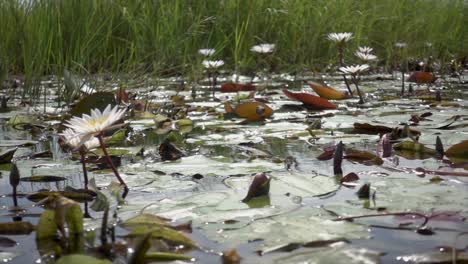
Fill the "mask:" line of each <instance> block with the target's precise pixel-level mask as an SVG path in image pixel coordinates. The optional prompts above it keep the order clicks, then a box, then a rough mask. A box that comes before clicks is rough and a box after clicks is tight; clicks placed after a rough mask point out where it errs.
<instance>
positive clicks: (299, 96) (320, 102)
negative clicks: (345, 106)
mask: <svg viewBox="0 0 468 264" xmlns="http://www.w3.org/2000/svg"><path fill="white" fill-rule="evenodd" d="M283 93H284V94H285V95H286V96H287V97H289V98H291V99H293V100H296V101H299V102H302V103H303V104H304V105H306V106H307V107H308V108H310V109H314V110H325V109H336V105H334V104H332V103H330V102H329V101H327V100H326V99H323V98H320V97H318V96H315V95H312V94H308V93H292V92H290V91H288V90H287V89H283Z"/></svg>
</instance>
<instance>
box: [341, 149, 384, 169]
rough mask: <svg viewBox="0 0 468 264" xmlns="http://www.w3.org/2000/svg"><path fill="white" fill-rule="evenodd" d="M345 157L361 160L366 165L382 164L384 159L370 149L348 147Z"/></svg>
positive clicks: (351, 159)
mask: <svg viewBox="0 0 468 264" xmlns="http://www.w3.org/2000/svg"><path fill="white" fill-rule="evenodd" d="M344 158H345V159H347V160H350V161H355V162H359V163H361V164H364V165H382V164H383V160H382V159H381V158H380V157H379V156H377V155H375V154H374V153H371V152H369V151H363V150H354V149H346V156H344Z"/></svg>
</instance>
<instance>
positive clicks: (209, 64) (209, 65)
mask: <svg viewBox="0 0 468 264" xmlns="http://www.w3.org/2000/svg"><path fill="white" fill-rule="evenodd" d="M202 64H203V67H205V68H206V69H216V68H219V67H221V66H223V65H224V61H223V60H204V61H203V62H202Z"/></svg>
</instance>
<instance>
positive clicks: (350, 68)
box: [340, 64, 369, 75]
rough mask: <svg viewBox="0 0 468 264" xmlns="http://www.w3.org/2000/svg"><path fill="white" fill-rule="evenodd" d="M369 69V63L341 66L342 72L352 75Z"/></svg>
mask: <svg viewBox="0 0 468 264" xmlns="http://www.w3.org/2000/svg"><path fill="white" fill-rule="evenodd" d="M368 69H369V65H367V64H362V65H352V66H346V67H340V71H341V72H342V73H345V74H351V75H356V74H358V73H361V72H364V71H367V70H368Z"/></svg>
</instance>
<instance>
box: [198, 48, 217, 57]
mask: <svg viewBox="0 0 468 264" xmlns="http://www.w3.org/2000/svg"><path fill="white" fill-rule="evenodd" d="M215 52H216V51H215V50H214V49H199V50H198V54H200V55H203V56H211V55H213V54H215Z"/></svg>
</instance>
